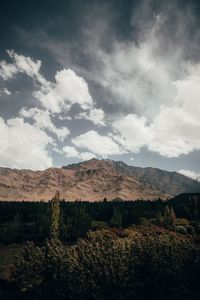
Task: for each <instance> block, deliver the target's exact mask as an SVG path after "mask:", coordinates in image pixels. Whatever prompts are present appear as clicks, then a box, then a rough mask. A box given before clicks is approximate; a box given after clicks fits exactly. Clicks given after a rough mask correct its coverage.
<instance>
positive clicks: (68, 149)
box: [63, 146, 96, 160]
mask: <svg viewBox="0 0 200 300" xmlns="http://www.w3.org/2000/svg"><path fill="white" fill-rule="evenodd" d="M63 152H64V154H65V157H67V158H79V159H81V160H89V159H91V158H94V157H96V155H95V154H94V153H92V152H79V151H77V149H76V148H75V147H72V146H65V147H63Z"/></svg>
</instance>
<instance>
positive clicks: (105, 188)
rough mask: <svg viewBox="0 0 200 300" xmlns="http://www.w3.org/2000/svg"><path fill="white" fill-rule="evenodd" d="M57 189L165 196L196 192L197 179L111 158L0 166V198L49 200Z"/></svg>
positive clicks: (84, 194) (77, 195)
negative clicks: (24, 167) (65, 163)
mask: <svg viewBox="0 0 200 300" xmlns="http://www.w3.org/2000/svg"><path fill="white" fill-rule="evenodd" d="M57 190H59V191H60V196H61V198H63V199H65V200H76V199H82V200H88V201H98V200H102V199H104V197H106V198H107V199H108V200H112V199H115V198H120V199H123V200H136V199H158V198H159V197H160V198H162V199H167V198H170V197H172V196H175V195H177V194H179V193H183V192H200V183H198V182H197V181H195V180H192V179H190V178H188V177H186V176H184V175H181V174H178V173H176V172H167V171H163V170H159V169H155V168H138V167H133V166H128V165H126V164H125V163H123V162H115V161H112V160H97V159H92V160H89V161H86V162H82V163H79V164H72V165H69V166H66V167H62V168H49V169H47V170H45V171H31V170H16V169H9V168H0V200H49V199H51V198H52V196H53V195H54V194H55V191H57Z"/></svg>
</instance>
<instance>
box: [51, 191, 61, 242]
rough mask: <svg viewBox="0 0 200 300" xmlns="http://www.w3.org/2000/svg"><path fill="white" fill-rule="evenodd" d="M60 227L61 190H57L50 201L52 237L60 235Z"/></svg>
mask: <svg viewBox="0 0 200 300" xmlns="http://www.w3.org/2000/svg"><path fill="white" fill-rule="evenodd" d="M59 228H60V199H59V192H56V194H55V196H54V198H53V199H52V200H51V202H50V232H49V235H50V238H58V237H59Z"/></svg>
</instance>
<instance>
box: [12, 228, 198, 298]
mask: <svg viewBox="0 0 200 300" xmlns="http://www.w3.org/2000/svg"><path fill="white" fill-rule="evenodd" d="M199 275H200V250H199V248H198V247H195V246H194V245H192V244H190V243H189V242H187V243H186V242H185V241H182V240H180V239H177V238H176V237H175V236H174V237H173V236H170V235H168V234H162V235H160V236H158V235H146V236H135V238H134V239H133V240H132V241H131V240H127V239H126V238H123V239H122V238H116V237H115V236H114V235H113V234H111V233H108V232H104V231H100V232H90V233H89V234H88V235H87V237H86V238H85V239H81V240H79V241H78V243H77V244H76V245H75V246H71V247H67V248H66V247H63V246H62V245H61V244H60V242H58V240H50V241H47V242H46V244H45V246H44V247H42V248H38V247H34V246H33V244H28V245H27V246H26V247H25V249H24V251H23V253H22V256H21V257H20V258H18V260H17V261H16V263H15V268H14V272H13V275H12V280H13V282H14V283H15V284H16V285H17V286H18V287H19V289H20V290H21V291H22V292H23V293H26V294H29V295H30V296H31V297H32V298H31V299H66V297H67V299H81V300H86V299H91V300H92V299H97V300H98V299H99V300H100V299H102V300H103V299H113V300H114V299H119V300H121V299H123V300H126V299H127V300H129V299H133V300H134V299H141V300H143V299H159V300H162V299H166V300H168V299H185V300H186V299H190V300H193V299H197V298H198V296H199V295H200V289H199V283H198V276H199ZM34 297H35V298H34Z"/></svg>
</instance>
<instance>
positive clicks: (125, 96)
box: [0, 0, 200, 178]
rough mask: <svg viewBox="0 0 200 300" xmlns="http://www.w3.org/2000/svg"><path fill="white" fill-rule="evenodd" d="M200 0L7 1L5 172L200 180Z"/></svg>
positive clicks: (2, 31) (2, 91)
mask: <svg viewBox="0 0 200 300" xmlns="http://www.w3.org/2000/svg"><path fill="white" fill-rule="evenodd" d="M199 25H200V2H199V1H197V0H196V1H194V0H193V1H185V0H180V1H178V0H177V1H176V0H171V1H170V0H169V1H162V0H160V1H159V0H145V1H142V0H132V1H131V0H106V1H103V0H101V1H100V0H99V1H97V0H82V1H81V0H68V1H67V0H65V1H64V0H60V1H51V0H48V1H47V0H44V1H37V0H36V1H29V2H27V1H23V0H21V1H1V8H0V41H1V42H0V145H1V146H0V166H3V167H10V168H18V169H32V170H44V169H46V168H49V167H52V166H53V167H60V166H63V165H67V164H70V163H73V162H79V161H84V160H89V159H91V158H93V157H95V158H97V159H113V160H122V161H124V162H126V163H127V164H129V165H135V166H141V167H147V166H151V167H157V168H160V169H165V170H169V171H178V172H180V173H183V174H185V175H188V176H190V177H193V178H196V177H198V176H200V27H199Z"/></svg>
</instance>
